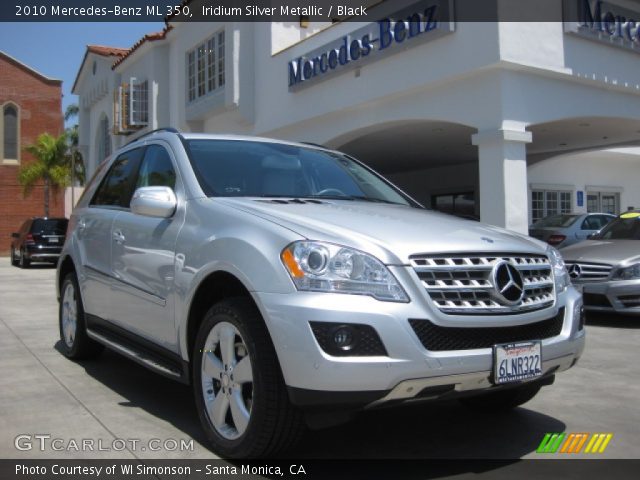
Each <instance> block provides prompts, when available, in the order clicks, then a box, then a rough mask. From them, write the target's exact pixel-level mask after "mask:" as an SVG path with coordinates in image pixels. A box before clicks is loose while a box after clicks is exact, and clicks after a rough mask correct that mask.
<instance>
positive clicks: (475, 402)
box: [460, 383, 542, 413]
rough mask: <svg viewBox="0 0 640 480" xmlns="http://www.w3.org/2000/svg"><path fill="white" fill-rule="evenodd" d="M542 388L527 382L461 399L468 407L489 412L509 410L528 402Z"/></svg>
mask: <svg viewBox="0 0 640 480" xmlns="http://www.w3.org/2000/svg"><path fill="white" fill-rule="evenodd" d="M540 388H542V387H541V386H540V385H538V384H535V383H533V384H527V385H522V386H519V387H513V388H509V389H506V390H500V391H497V392H489V393H483V394H481V395H478V396H474V397H467V398H462V399H460V402H461V403H462V404H463V405H465V406H466V407H468V408H470V409H472V410H475V411H478V412H488V413H499V412H508V411H510V410H513V409H514V408H516V407H519V406H520V405H523V404H525V403H527V402H528V401H529V400H531V399H532V398H533V397H535V396H536V395H537V394H538V392H539V391H540Z"/></svg>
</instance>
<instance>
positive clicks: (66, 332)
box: [59, 272, 103, 360]
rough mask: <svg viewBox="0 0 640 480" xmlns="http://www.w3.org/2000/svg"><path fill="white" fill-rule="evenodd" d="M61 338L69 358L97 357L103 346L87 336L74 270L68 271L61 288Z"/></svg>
mask: <svg viewBox="0 0 640 480" xmlns="http://www.w3.org/2000/svg"><path fill="white" fill-rule="evenodd" d="M60 294H61V297H60V309H59V324H60V339H61V340H62V353H64V355H65V356H66V357H68V358H72V359H74V360H81V359H84V358H91V357H95V356H97V355H98V354H100V352H102V350H103V346H102V345H100V344H99V343H97V342H94V341H93V340H91V339H90V338H89V337H88V336H87V332H86V330H85V323H84V307H83V305H82V298H81V297H80V289H79V288H78V279H77V277H76V274H75V273H74V272H71V273H68V274H67V276H66V277H64V280H63V282H62V288H61V289H60Z"/></svg>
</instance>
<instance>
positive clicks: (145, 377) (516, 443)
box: [56, 342, 565, 475]
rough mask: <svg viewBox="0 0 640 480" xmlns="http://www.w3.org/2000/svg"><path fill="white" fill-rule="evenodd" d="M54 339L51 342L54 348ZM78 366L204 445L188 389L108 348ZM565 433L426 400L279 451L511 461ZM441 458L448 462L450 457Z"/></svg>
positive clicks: (555, 425)
mask: <svg viewBox="0 0 640 480" xmlns="http://www.w3.org/2000/svg"><path fill="white" fill-rule="evenodd" d="M60 343H61V342H58V343H57V344H56V349H57V350H59V351H60ZM78 363H79V364H80V365H82V366H83V367H84V369H85V370H86V372H87V374H88V375H90V376H91V377H92V378H94V379H95V380H97V381H99V382H100V383H102V384H103V385H105V386H107V387H108V388H110V389H111V390H113V391H115V392H116V393H118V394H119V395H120V396H122V397H123V398H124V399H125V400H124V401H122V402H120V403H119V405H120V406H121V407H123V408H129V407H136V408H140V409H143V410H145V411H146V412H148V413H149V414H150V415H152V416H154V417H157V418H159V419H162V420H163V421H166V422H169V423H170V424H172V425H173V426H174V427H175V428H176V429H178V430H180V431H182V432H183V433H185V434H186V435H188V436H189V437H191V438H193V439H194V441H195V442H197V443H199V444H200V445H202V446H203V447H205V448H208V442H207V440H206V437H205V435H204V433H203V431H202V429H201V426H200V422H199V419H198V415H197V412H196V408H195V404H194V401H193V397H192V393H191V388H190V387H188V386H186V385H182V384H180V383H177V382H174V381H172V380H169V379H167V378H164V377H162V376H160V375H157V374H155V373H153V372H151V371H148V370H147V369H145V368H143V367H141V366H139V365H138V364H136V363H135V362H132V361H130V360H128V359H126V358H124V357H122V356H121V355H118V354H117V353H114V352H111V351H109V350H105V352H104V353H103V354H102V356H101V357H100V358H99V359H97V360H91V361H81V362H78ZM564 430H565V424H564V423H563V422H561V421H560V420H558V419H556V418H553V417H550V416H548V415H545V414H542V413H539V412H536V411H533V410H529V409H527V408H522V407H521V408H517V409H515V410H514V411H512V412H509V413H506V414H501V415H499V414H477V413H474V412H472V411H470V410H468V409H467V408H465V407H463V406H462V405H461V404H459V403H458V402H456V401H447V402H431V403H421V404H415V405H411V406H405V407H401V408H386V409H378V410H376V411H367V412H362V413H360V414H358V415H357V416H356V418H354V419H353V420H352V421H350V422H349V423H346V424H343V425H340V426H337V427H332V428H327V429H323V430H312V431H308V432H307V433H306V434H305V435H304V437H303V438H302V440H301V441H300V442H299V443H298V444H297V445H295V446H294V447H293V448H292V449H290V450H289V451H288V452H287V453H286V454H285V455H286V456H287V458H296V459H297V458H304V459H309V460H312V459H370V460H373V459H391V458H396V459H415V460H423V459H500V460H505V459H508V460H513V461H516V460H517V459H519V458H521V457H523V456H524V455H526V454H529V453H531V452H532V451H534V450H535V449H536V448H537V447H538V445H539V443H540V441H541V439H542V438H543V437H544V434H545V433H547V432H562V431H564ZM447 463H451V464H452V467H453V466H454V465H455V463H456V462H447ZM498 463H500V462H498ZM502 463H504V462H502ZM489 464H490V462H489ZM495 468H498V467H497V466H496V467H495ZM447 472H448V474H449V475H450V474H451V471H450V470H447ZM443 474H444V473H443Z"/></svg>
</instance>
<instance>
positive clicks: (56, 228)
mask: <svg viewBox="0 0 640 480" xmlns="http://www.w3.org/2000/svg"><path fill="white" fill-rule="evenodd" d="M68 223H69V221H68V220H67V219H66V218H56V219H47V220H45V219H44V218H38V219H36V220H34V221H33V224H32V225H31V233H39V234H41V235H65V234H66V233H67V224H68Z"/></svg>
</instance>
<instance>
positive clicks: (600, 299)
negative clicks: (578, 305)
mask: <svg viewBox="0 0 640 480" xmlns="http://www.w3.org/2000/svg"><path fill="white" fill-rule="evenodd" d="M582 301H583V302H584V305H585V307H607V308H611V307H612V306H613V305H611V302H610V301H609V299H608V298H607V296H606V295H602V294H601V293H583V294H582Z"/></svg>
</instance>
